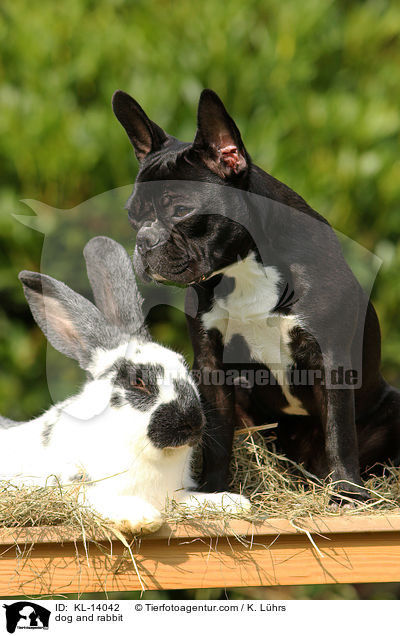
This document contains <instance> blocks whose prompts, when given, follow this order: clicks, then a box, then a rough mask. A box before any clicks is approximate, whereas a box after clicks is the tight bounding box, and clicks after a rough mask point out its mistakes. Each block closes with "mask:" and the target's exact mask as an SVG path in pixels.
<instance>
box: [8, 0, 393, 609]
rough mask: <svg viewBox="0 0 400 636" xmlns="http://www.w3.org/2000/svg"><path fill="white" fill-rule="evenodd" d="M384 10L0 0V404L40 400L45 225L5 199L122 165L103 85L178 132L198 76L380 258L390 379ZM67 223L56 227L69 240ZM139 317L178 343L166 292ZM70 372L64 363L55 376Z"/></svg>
mask: <svg viewBox="0 0 400 636" xmlns="http://www.w3.org/2000/svg"><path fill="white" fill-rule="evenodd" d="M399 25H400V4H399V3H398V2H390V1H388V0H369V1H368V0H352V1H350V2H349V1H348V0H337V1H334V0H302V2H298V1H297V0H286V1H285V2H281V0H246V2H243V1H242V0H231V1H230V2H225V3H217V2H215V0H202V2H200V3H193V2H188V1H187V0H182V1H181V2H175V3H171V2H165V0H153V1H152V2H148V1H144V0H96V1H94V0H69V1H68V2H67V3H55V2H51V1H50V0H43V2H41V3H35V4H34V5H32V2H28V0H2V2H1V5H0V168H1V170H0V178H1V187H0V244H1V253H0V329H1V331H0V334H1V337H0V361H1V364H0V409H1V412H2V413H4V414H7V415H8V416H10V417H15V418H27V417H32V416H33V415H35V414H37V413H39V412H40V410H41V409H44V408H47V407H48V406H49V404H50V399H51V396H50V394H49V391H48V388H47V382H46V357H45V351H46V344H45V340H44V338H43V336H42V335H41V333H40V331H39V330H38V328H36V327H35V326H34V325H33V321H32V318H31V316H30V313H29V310H28V308H27V306H26V303H25V301H24V298H23V294H22V290H21V288H20V285H19V283H18V280H17V273H18V271H20V270H21V269H24V268H28V269H34V270H37V269H39V268H40V264H41V254H42V246H43V235H42V234H41V233H39V232H37V231H35V230H32V229H30V228H28V227H26V226H25V225H23V224H21V223H19V222H18V221H17V220H15V219H14V218H13V216H12V214H15V213H16V214H29V211H28V210H27V208H26V206H25V205H24V204H22V203H21V199H26V198H29V199H36V200H39V201H43V202H45V203H47V204H48V205H49V206H52V207H55V208H66V209H72V208H74V207H75V206H77V205H79V204H81V203H82V202H83V201H85V200H86V199H88V198H90V197H93V196H94V195H97V194H99V193H102V192H105V191H107V190H110V189H113V188H117V187H119V186H124V185H126V184H129V183H132V182H133V180H134V177H135V174H136V171H137V164H136V160H135V159H134V155H133V152H132V151H131V148H130V145H129V142H128V140H127V138H126V136H125V133H124V132H123V130H122V128H121V127H120V125H119V124H118V122H117V121H116V119H115V118H114V116H113V114H112V111H111V108H110V99H111V95H112V93H113V92H114V90H116V89H117V88H122V89H124V90H126V91H128V92H130V93H131V94H132V95H134V96H135V97H136V98H137V99H138V101H139V102H140V103H141V104H142V105H143V107H144V109H145V110H146V111H147V112H148V113H149V115H150V117H151V118H152V119H153V120H155V121H156V122H157V123H159V124H160V125H161V126H163V127H164V128H165V129H166V130H168V132H170V133H171V134H173V135H175V136H177V137H179V138H181V139H186V140H190V139H192V138H193V135H194V132H195V111H196V106H197V100H198V97H199V93H200V91H201V89H202V88H203V87H210V88H213V89H214V90H216V91H217V92H218V93H219V95H220V96H221V97H222V99H223V100H224V102H225V104H226V106H227V108H228V110H229V111H230V113H231V114H232V115H233V116H234V118H235V119H236V121H237V123H238V125H239V127H240V129H241V131H242V135H243V138H244V140H245V143H246V145H247V148H248V150H249V152H250V154H251V155H252V157H253V159H254V160H255V162H256V163H258V164H259V165H261V166H262V167H263V168H264V169H266V170H267V171H268V172H270V173H271V174H273V175H274V176H276V177H277V178H279V179H280V180H282V181H284V182H286V183H287V184H288V185H289V186H290V187H292V188H293V189H295V190H297V191H298V192H299V193H300V194H301V195H302V196H303V197H304V198H305V199H306V200H307V201H308V202H309V203H310V204H311V205H312V206H313V207H314V208H315V209H317V210H318V211H319V212H320V213H321V214H323V215H324V216H326V217H327V218H328V219H329V221H330V222H331V223H332V224H333V226H334V227H335V228H337V230H339V231H340V232H342V233H343V234H345V235H347V236H349V237H351V238H352V239H354V240H355V241H357V242H358V243H360V244H361V245H363V246H364V247H365V248H367V249H368V250H370V251H371V252H374V253H375V254H376V255H377V256H379V257H380V258H381V259H382V261H383V265H382V268H381V270H380V272H379V274H378V278H377V280H376V284H375V287H374V290H373V300H374V303H375V306H376V308H377V311H378V314H379V317H380V321H381V327H382V333H383V369H384V373H385V375H386V377H387V378H388V379H389V380H390V381H391V382H393V383H394V384H397V385H398V386H399V385H400V323H399V321H398V308H399V305H400V277H399V275H398V272H399V266H400V242H399V233H400V157H399V151H398V149H399V141H400V139H399V136H400V135H399V134H400V114H399V103H400V84H399V81H398V80H399V68H400V46H399V39H400V38H399V30H400V29H399ZM121 212H122V206H121V208H120V209H118V210H114V211H113V210H110V215H111V214H117V213H121ZM78 235H79V232H77V228H76V226H74V231H73V232H72V230H71V233H69V234H67V235H64V234H63V235H62V236H61V237H60V242H61V243H62V244H63V245H64V246H66V247H68V246H71V248H72V247H75V248H76V246H78V245H79V236H78ZM126 235H127V241H130V240H131V238H130V229H129V227H128V224H127V223H126ZM132 238H133V237H132ZM68 249H69V247H68ZM151 319H152V327H153V333H154V335H155V336H156V337H157V338H158V339H159V340H161V341H162V342H164V343H166V344H169V345H171V346H174V347H176V348H178V349H180V350H182V351H184V352H185V353H187V354H188V355H190V345H189V342H188V338H187V333H186V329H185V322H184V316H183V314H182V313H181V312H180V311H179V310H178V309H174V308H172V307H169V306H160V307H159V308H155V309H154V310H153V311H152V313H151ZM75 383H76V378H75V376H73V375H72V376H71V377H70V378H69V377H68V376H67V381H66V384H67V386H66V387H65V391H66V393H68V391H69V390H71V388H72V387H74V385H75ZM351 594H352V593H350V596H351Z"/></svg>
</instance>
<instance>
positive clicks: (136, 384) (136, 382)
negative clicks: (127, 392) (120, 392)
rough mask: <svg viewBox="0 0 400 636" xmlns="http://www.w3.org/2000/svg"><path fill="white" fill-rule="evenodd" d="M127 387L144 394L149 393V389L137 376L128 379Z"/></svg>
mask: <svg viewBox="0 0 400 636" xmlns="http://www.w3.org/2000/svg"><path fill="white" fill-rule="evenodd" d="M129 385H130V386H131V388H132V389H139V390H140V391H144V392H145V393H150V389H149V387H148V386H146V384H145V383H144V381H143V380H142V378H139V377H137V376H133V377H132V378H130V380H129Z"/></svg>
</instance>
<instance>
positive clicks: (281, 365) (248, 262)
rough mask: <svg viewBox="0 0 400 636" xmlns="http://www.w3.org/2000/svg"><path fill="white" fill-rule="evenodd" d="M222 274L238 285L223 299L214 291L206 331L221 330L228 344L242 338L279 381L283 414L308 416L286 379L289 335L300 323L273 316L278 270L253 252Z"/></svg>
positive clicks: (297, 319)
mask: <svg viewBox="0 0 400 636" xmlns="http://www.w3.org/2000/svg"><path fill="white" fill-rule="evenodd" d="M222 273H223V274H224V275H226V276H229V277H231V278H234V280H235V286H234V289H233V290H232V292H231V293H229V294H228V295H226V296H222V297H219V296H218V286H217V287H216V288H215V294H216V297H215V299H214V303H213V307H212V309H211V310H210V311H209V312H208V313H206V314H203V317H202V322H203V326H204V328H205V329H207V330H208V329H218V331H219V332H220V333H221V335H222V340H223V343H224V344H225V345H228V344H229V342H230V341H231V340H232V337H233V336H235V335H240V336H242V337H243V338H244V340H245V341H246V344H247V346H248V348H249V350H250V355H251V357H252V358H253V360H256V361H257V362H260V363H262V364H265V365H266V366H268V367H269V368H270V370H271V372H272V373H273V374H274V376H275V378H276V380H277V381H278V382H279V385H280V387H281V389H282V392H283V394H284V396H285V398H286V400H287V401H288V406H287V407H285V408H284V409H283V410H284V412H285V413H289V414H292V415H307V411H306V410H305V409H304V408H303V406H302V404H301V402H300V401H299V400H298V399H297V398H296V397H294V396H293V395H292V393H291V392H290V388H289V384H288V379H287V370H288V368H289V367H290V366H291V365H292V363H293V360H292V357H291V352H290V348H289V340H290V338H289V332H290V331H291V329H293V327H295V326H301V320H300V318H299V317H298V316H295V315H291V316H285V315H280V314H278V313H273V309H274V308H275V307H276V305H277V304H278V302H279V292H278V284H279V282H280V279H281V276H280V274H279V272H278V270H277V269H276V268H275V267H264V266H263V265H261V264H260V263H258V262H257V261H256V259H255V255H254V253H250V254H249V256H248V257H247V258H246V259H244V260H243V261H239V262H238V263H235V264H234V265H230V266H229V267H226V268H225V269H224V270H222ZM230 361H231V362H233V363H234V362H235V361H234V360H230ZM237 362H240V360H238V361H237Z"/></svg>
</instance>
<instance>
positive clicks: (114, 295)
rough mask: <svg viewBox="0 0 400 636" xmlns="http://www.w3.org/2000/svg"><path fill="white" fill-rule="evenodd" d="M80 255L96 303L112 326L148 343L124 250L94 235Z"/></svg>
mask: <svg viewBox="0 0 400 636" xmlns="http://www.w3.org/2000/svg"><path fill="white" fill-rule="evenodd" d="M83 255H84V257H85V260H86V268H87V273H88V277H89V281H90V284H91V286H92V289H93V295H94V299H95V303H96V305H97V307H98V308H99V309H100V311H101V312H102V313H103V314H104V316H105V317H106V320H107V321H108V322H109V323H110V324H111V325H116V326H117V327H119V329H121V331H124V332H125V333H129V334H131V335H135V336H136V337H138V338H140V339H144V340H149V339H150V336H149V332H148V331H147V328H146V326H145V324H144V316H143V312H142V303H143V298H142V296H141V294H140V292H139V290H138V287H137V283H136V277H135V273H134V270H133V265H132V262H131V259H130V258H129V256H128V254H127V252H126V251H125V249H124V248H123V247H122V245H120V244H119V243H117V242H116V241H114V240H113V239H110V238H108V237H107V236H96V237H95V238H92V239H91V240H90V241H89V242H88V243H87V244H86V246H85V248H84V250H83Z"/></svg>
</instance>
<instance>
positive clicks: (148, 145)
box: [113, 90, 400, 499]
mask: <svg viewBox="0 0 400 636" xmlns="http://www.w3.org/2000/svg"><path fill="white" fill-rule="evenodd" d="M113 108H114V112H115V114H116V116H117V118H118V119H119V121H120V122H121V124H122V125H123V127H124V128H125V130H126V132H127V134H128V136H129V138H130V140H131V143H132V144H133V146H134V149H135V152H136V156H137V158H138V160H139V162H140V170H139V174H138V177H137V180H136V184H135V188H134V191H133V194H132V196H131V197H130V199H129V200H128V204H127V208H128V210H129V219H130V222H131V224H132V225H133V227H134V228H135V230H137V242H136V249H135V255H134V262H135V268H136V271H137V273H138V274H139V276H141V278H142V279H144V280H149V279H154V280H158V281H161V282H172V283H175V284H179V285H188V286H190V287H189V289H188V294H187V314H188V325H189V331H190V336H191V340H192V344H193V349H194V354H195V361H194V368H195V369H198V370H200V371H204V370H205V369H208V370H221V369H223V370H225V371H228V370H231V369H235V370H239V372H241V371H243V370H244V369H246V370H249V369H252V370H264V371H266V372H268V371H269V369H271V366H270V365H268V364H266V363H265V360H261V359H260V358H257V357H256V356H254V354H253V353H252V351H251V346H250V345H249V342H247V341H246V338H245V337H244V336H243V334H242V329H241V327H240V325H239V327H237V329H236V331H235V333H234V335H233V337H231V338H230V339H229V341H225V342H224V334H223V333H222V332H221V330H220V329H218V328H216V327H211V328H207V327H206V326H205V317H207V316H209V315H210V312H211V311H212V309H213V307H214V305H215V303H216V302H217V301H218V299H220V300H221V299H222V301H223V300H227V301H229V299H230V298H232V293H233V290H234V289H235V285H236V284H238V281H237V279H236V278H232V277H230V276H229V273H228V275H226V274H224V272H220V270H223V269H224V268H226V267H229V266H231V265H232V264H235V263H237V261H238V259H246V258H247V257H248V256H249V255H254V258H255V261H256V263H258V264H259V265H260V270H259V271H265V272H267V275H266V277H265V294H266V295H267V289H269V288H268V285H271V283H270V282H268V272H272V273H273V272H277V273H278V274H279V280H278V282H277V283H276V291H277V293H278V296H279V301H278V302H277V303H276V305H275V306H274V307H273V308H272V310H271V311H270V313H269V314H268V316H267V315H266V316H265V330H267V329H268V326H267V323H268V319H269V318H271V317H272V318H276V319H278V320H279V321H281V322H280V323H279V324H282V325H283V324H284V323H283V321H284V319H285V318H286V319H288V320H287V322H286V323H285V324H288V325H291V328H290V330H289V331H288V342H287V348H288V350H289V352H290V356H291V360H290V363H291V367H292V368H295V369H297V370H313V371H318V372H319V374H320V375H319V376H318V378H319V379H318V380H317V381H316V382H314V383H312V384H306V385H304V386H294V385H291V386H290V393H291V396H292V397H293V399H295V400H296V403H297V404H299V405H301V408H302V409H304V411H306V413H307V414H303V415H298V414H288V412H287V411H288V410H289V411H290V408H289V409H288V404H289V403H288V399H287V394H284V392H283V391H282V388H281V387H280V385H279V384H275V385H274V384H272V383H270V384H269V385H263V386H259V385H257V384H254V385H252V386H250V387H249V388H243V387H242V388H241V387H240V386H235V385H232V383H230V385H228V384H227V383H225V384H223V385H221V386H215V385H212V383H211V384H210V383H206V382H204V381H200V390H201V394H202V398H203V402H204V405H205V410H206V413H208V417H207V420H208V421H207V425H208V426H207V433H208V434H207V436H206V437H205V441H204V444H205V445H204V457H203V459H204V461H203V486H204V488H205V489H207V490H224V489H226V487H227V482H228V472H229V471H228V466H229V459H230V453H231V447H232V440H233V432H234V427H235V422H236V420H237V416H238V413H240V414H243V413H245V415H246V417H247V418H249V419H251V421H252V422H254V423H255V424H262V423H264V422H266V421H269V422H271V421H274V422H278V423H279V426H278V429H277V430H278V441H279V442H280V444H281V446H282V449H283V450H284V452H286V453H287V455H288V456H289V457H290V458H292V459H294V460H295V461H296V462H303V463H304V464H305V466H306V467H307V469H308V470H309V471H311V472H312V473H313V474H315V475H317V476H318V477H322V478H325V477H326V476H327V475H330V476H331V478H332V480H333V481H334V482H336V485H337V489H338V492H340V493H342V494H343V492H344V491H345V492H346V493H348V494H350V496H352V497H354V498H359V499H363V498H367V495H366V494H365V491H364V490H363V489H362V482H361V474H362V473H364V472H365V471H366V470H367V469H371V468H373V467H374V465H376V464H377V463H381V462H386V461H393V462H394V463H397V462H398V461H399V459H400V393H399V392H398V391H397V390H396V389H394V388H393V387H390V386H389V385H388V384H387V383H386V382H385V380H384V379H383V378H382V376H381V374H380V370H379V367H380V330H379V323H378V319H377V316H376V314H375V311H374V309H373V307H372V305H371V303H370V302H369V301H368V299H367V298H366V296H365V295H364V292H363V291H362V289H361V287H360V285H359V284H358V282H357V281H356V279H355V278H354V276H353V274H352V272H351V270H350V269H349V267H348V266H347V264H346V262H345V261H344V258H343V255H342V251H341V248H340V246H339V243H338V241H337V238H336V235H335V233H334V232H333V230H332V229H331V227H330V225H329V224H328V222H327V221H326V220H325V219H324V218H323V217H321V216H320V215H319V214H318V213H317V212H315V211H314V210H313V209H312V208H310V206H309V205H308V204H307V203H306V202H305V201H304V200H303V199H302V198H301V197H300V196H299V195H298V194H296V193H295V192H294V191H292V190H291V189H290V188H288V187H287V186H286V185H284V184H283V183H280V182H279V181H278V180H277V179H275V178H274V177H272V176H271V175H269V174H267V173H266V172H264V171H263V170H262V169H261V168H259V167H258V166H256V165H254V164H253V163H252V161H251V159H250V157H249V155H248V153H247V151H246V149H245V147H244V144H243V142H242V139H241V136H240V133H239V131H238V129H237V127H236V125H235V123H234V122H233V120H232V119H231V117H230V116H229V115H228V113H227V112H226V110H225V107H224V106H223V104H222V102H221V101H220V99H219V98H218V97H217V95H216V94H215V93H213V92H212V91H209V90H205V91H203V93H202V95H201V98H200V102H199V110H198V129H197V133H196V137H195V140H194V142H193V143H183V142H180V141H178V140H177V139H175V138H174V137H171V136H170V135H168V134H167V133H165V132H164V131H163V130H162V129H161V128H159V127H158V126H157V125H156V124H154V122H152V121H151V120H150V119H149V118H148V117H147V115H146V114H145V113H144V111H143V110H142V109H141V107H140V106H139V105H138V103H137V102H136V101H135V100H133V99H132V98H131V97H130V96H129V95H127V94H126V93H123V92H122V91H117V92H116V93H115V95H114V97H113ZM228 186H229V187H228ZM262 268H267V269H264V270H263V269H262ZM268 268H270V269H268ZM229 271H231V270H229ZM238 271H239V270H238ZM271 289H272V288H271ZM268 293H269V292H268ZM259 297H260V299H261V301H262V300H263V291H262V289H260V290H259ZM246 311H247V310H246ZM246 317H247V318H248V316H246V315H243V324H244V323H245V321H246ZM291 320H292V322H290V321H291ZM243 333H244V331H243ZM265 339H266V340H267V339H268V334H267V331H265ZM260 340H262V341H263V337H260ZM262 344H263V342H260V345H262ZM252 346H254V343H253V345H252ZM338 368H344V369H345V370H346V372H349V373H350V375H349V378H350V381H349V383H348V385H346V388H344V387H343V386H340V388H338V387H337V386H336V384H335V383H331V384H329V382H327V379H328V377H333V376H332V373H337V369H338ZM335 370H336V371H335ZM357 370H358V375H357ZM317 375H318V374H317ZM335 377H336V376H335ZM290 399H291V398H290Z"/></svg>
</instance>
